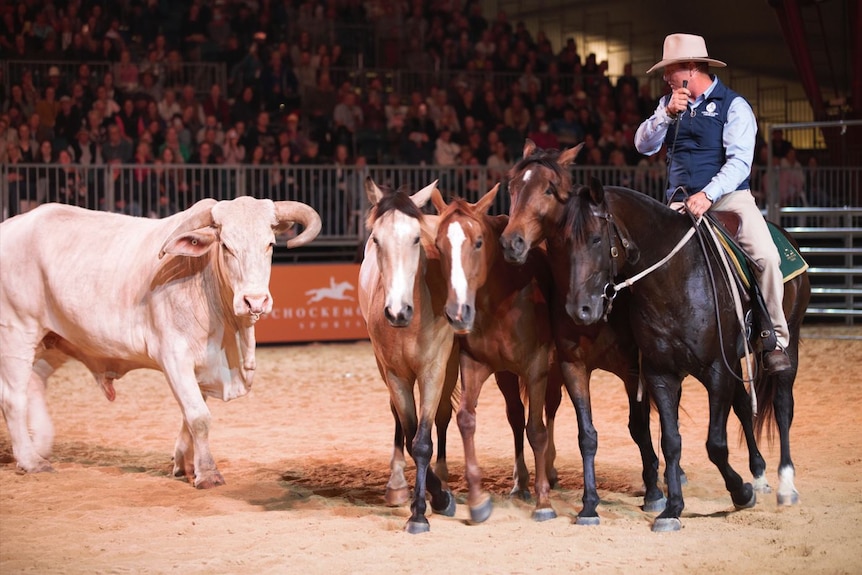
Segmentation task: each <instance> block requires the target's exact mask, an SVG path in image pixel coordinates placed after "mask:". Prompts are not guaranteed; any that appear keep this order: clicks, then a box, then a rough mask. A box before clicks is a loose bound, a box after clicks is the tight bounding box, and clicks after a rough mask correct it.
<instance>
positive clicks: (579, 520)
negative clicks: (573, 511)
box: [575, 515, 601, 526]
mask: <svg viewBox="0 0 862 575" xmlns="http://www.w3.org/2000/svg"><path fill="white" fill-rule="evenodd" d="M600 522H601V520H600V519H599V516H598V515H591V516H586V515H578V516H577V517H576V518H575V525H587V526H593V525H598V524H599V523H600Z"/></svg>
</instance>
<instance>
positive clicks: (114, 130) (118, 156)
mask: <svg viewBox="0 0 862 575" xmlns="http://www.w3.org/2000/svg"><path fill="white" fill-rule="evenodd" d="M133 155H134V147H133V145H132V141H131V140H129V139H128V138H126V137H124V136H123V132H122V130H121V129H120V126H119V125H118V124H115V123H112V124H109V125H108V139H107V140H106V141H105V143H104V144H102V158H103V159H104V160H105V163H107V164H110V163H120V164H126V163H128V162H129V161H130V160H131V159H132V157H133Z"/></svg>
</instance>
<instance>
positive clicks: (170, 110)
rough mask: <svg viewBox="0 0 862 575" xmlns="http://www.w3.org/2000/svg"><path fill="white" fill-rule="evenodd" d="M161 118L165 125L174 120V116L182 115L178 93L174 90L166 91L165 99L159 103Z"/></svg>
mask: <svg viewBox="0 0 862 575" xmlns="http://www.w3.org/2000/svg"><path fill="white" fill-rule="evenodd" d="M158 108H159V116H161V117H162V120H163V121H164V122H165V123H169V122H171V121H172V120H173V118H174V116H177V115H181V114H182V113H183V109H182V107H181V106H180V103H179V102H178V101H177V93H176V91H175V90H174V89H173V88H168V89H167V90H165V93H164V97H163V98H162V99H161V100H160V101H159V103H158Z"/></svg>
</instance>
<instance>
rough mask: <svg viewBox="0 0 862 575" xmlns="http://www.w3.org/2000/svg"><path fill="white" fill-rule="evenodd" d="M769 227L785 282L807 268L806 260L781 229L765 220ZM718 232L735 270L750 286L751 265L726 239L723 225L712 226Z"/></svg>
mask: <svg viewBox="0 0 862 575" xmlns="http://www.w3.org/2000/svg"><path fill="white" fill-rule="evenodd" d="M766 223H767V227H769V233H770V234H771V235H772V241H773V242H774V243H775V247H777V248H778V253H779V254H781V275H782V277H784V282H785V283H787V282H789V281H790V280H792V279H793V278H795V277H796V276H798V275H799V274H801V273H802V272H804V271H805V270H807V269H808V262H806V261H805V259H804V258H803V257H802V254H800V253H799V250H797V249H796V248H795V247H793V244H791V243H790V242H789V241H788V239H787V237H786V236H785V235H784V234H782V233H781V230H780V229H779V228H778V226H776V225H775V224H773V223H772V222H766ZM713 229H715V230H716V231H717V232H718V238H719V239H720V240H721V243H722V244H724V248H725V249H726V250H727V253H728V254H729V255H730V260H731V261H732V262H733V265H734V266H735V267H736V271H737V272H738V273H739V276H740V277H741V278H742V281H743V283H744V284H745V287H746V288H750V287H751V282H752V275H751V273H752V272H751V266H749V265H748V260H746V259H745V256H744V255H743V253H742V251H741V250H740V249H739V248H737V247H736V245H735V244H734V243H732V242H730V241H729V240H728V236H727V233H726V231H725V230H724V228H723V227H718V226H713Z"/></svg>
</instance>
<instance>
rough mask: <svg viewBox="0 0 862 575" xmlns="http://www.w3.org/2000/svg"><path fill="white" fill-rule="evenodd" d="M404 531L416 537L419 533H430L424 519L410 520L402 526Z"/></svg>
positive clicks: (429, 527)
mask: <svg viewBox="0 0 862 575" xmlns="http://www.w3.org/2000/svg"><path fill="white" fill-rule="evenodd" d="M404 531H406V532H407V533H410V534H411V535H418V534H419V533H428V532H429V531H431V526H430V525H429V524H428V520H427V519H425V518H424V517H423V518H422V520H421V521H420V520H415V521H414V520H412V519H411V520H410V521H408V522H407V524H406V525H405V526H404Z"/></svg>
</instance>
